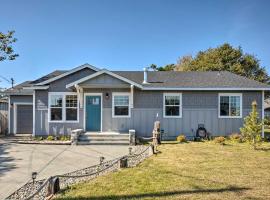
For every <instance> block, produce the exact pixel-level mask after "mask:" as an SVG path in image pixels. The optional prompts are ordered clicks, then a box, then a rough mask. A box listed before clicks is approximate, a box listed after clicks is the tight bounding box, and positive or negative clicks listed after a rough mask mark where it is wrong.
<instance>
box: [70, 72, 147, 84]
mask: <svg viewBox="0 0 270 200" xmlns="http://www.w3.org/2000/svg"><path fill="white" fill-rule="evenodd" d="M101 74H108V75H110V76H112V77H114V78H117V79H119V80H121V81H124V82H126V83H129V84H131V85H134V86H136V87H138V88H142V86H141V85H140V84H138V83H135V82H134V81H131V80H129V79H127V78H125V77H122V76H120V75H118V74H115V73H113V72H111V71H108V70H106V69H103V70H101V71H99V72H96V73H94V74H91V75H89V76H86V77H84V78H81V79H79V80H77V81H74V82H72V83H69V84H67V85H66V88H70V87H73V86H75V85H78V84H80V83H83V82H85V81H87V80H90V79H92V78H95V77H97V76H99V75H101Z"/></svg>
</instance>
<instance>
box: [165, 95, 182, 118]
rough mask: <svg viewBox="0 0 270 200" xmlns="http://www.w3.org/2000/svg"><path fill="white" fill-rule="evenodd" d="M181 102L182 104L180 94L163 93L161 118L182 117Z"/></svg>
mask: <svg viewBox="0 0 270 200" xmlns="http://www.w3.org/2000/svg"><path fill="white" fill-rule="evenodd" d="M181 102H182V94H180V93H165V94H164V101H163V116H164V117H181V116H182V110H181V109H182V108H181Z"/></svg>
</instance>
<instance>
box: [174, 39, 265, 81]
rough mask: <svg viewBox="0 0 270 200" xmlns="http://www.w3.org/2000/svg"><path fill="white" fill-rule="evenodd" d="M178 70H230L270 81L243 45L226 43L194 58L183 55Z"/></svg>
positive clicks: (258, 62)
mask: <svg viewBox="0 0 270 200" xmlns="http://www.w3.org/2000/svg"><path fill="white" fill-rule="evenodd" d="M175 70H177V71H230V72H232V73H235V74H238V75H241V76H245V77H247V78H250V79H253V80H257V81H260V82H263V83H268V82H269V80H270V78H269V76H268V74H267V72H266V70H265V68H264V67H262V66H260V61H259V60H258V59H257V58H256V57H255V56H254V55H251V54H247V53H244V52H243V50H242V48H241V47H238V48H234V47H232V46H231V45H230V44H228V43H225V44H223V45H221V46H218V47H216V48H209V49H207V50H205V51H200V52H199V53H198V54H197V55H196V56H195V57H194V58H193V57H192V56H183V57H182V58H180V59H179V61H178V64H177V66H176V67H175Z"/></svg>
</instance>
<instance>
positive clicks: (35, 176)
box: [32, 172, 37, 183]
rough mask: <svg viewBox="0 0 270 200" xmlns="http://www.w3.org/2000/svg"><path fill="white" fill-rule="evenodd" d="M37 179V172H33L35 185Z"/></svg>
mask: <svg viewBox="0 0 270 200" xmlns="http://www.w3.org/2000/svg"><path fill="white" fill-rule="evenodd" d="M36 178H37V172H32V180H33V183H34V182H35V180H36Z"/></svg>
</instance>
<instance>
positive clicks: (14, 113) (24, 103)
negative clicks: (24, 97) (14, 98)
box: [13, 102, 34, 135]
mask: <svg viewBox="0 0 270 200" xmlns="http://www.w3.org/2000/svg"><path fill="white" fill-rule="evenodd" d="M18 105H32V108H33V103H27V102H14V103H13V133H14V135H16V134H17V106H18ZM33 110H34V108H33ZM33 123H34V116H33ZM32 134H33V133H32Z"/></svg>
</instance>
